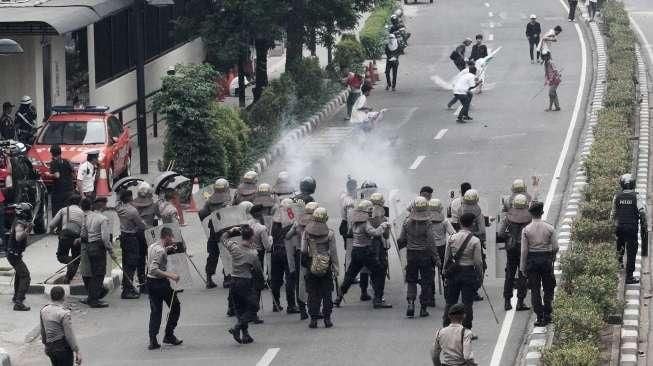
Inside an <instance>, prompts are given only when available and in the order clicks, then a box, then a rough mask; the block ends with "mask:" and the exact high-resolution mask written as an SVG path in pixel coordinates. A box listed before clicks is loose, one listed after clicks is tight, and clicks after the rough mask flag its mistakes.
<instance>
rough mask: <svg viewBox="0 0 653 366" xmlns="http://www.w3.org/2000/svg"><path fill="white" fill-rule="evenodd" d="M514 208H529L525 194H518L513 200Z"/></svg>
mask: <svg viewBox="0 0 653 366" xmlns="http://www.w3.org/2000/svg"><path fill="white" fill-rule="evenodd" d="M512 207H514V208H528V197H526V195H523V194H518V195H516V196H515V198H513V199H512Z"/></svg>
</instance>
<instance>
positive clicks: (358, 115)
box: [349, 82, 385, 132]
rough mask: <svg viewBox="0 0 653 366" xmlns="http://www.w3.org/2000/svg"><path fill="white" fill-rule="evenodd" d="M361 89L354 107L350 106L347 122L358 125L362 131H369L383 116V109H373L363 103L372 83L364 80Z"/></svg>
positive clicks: (365, 101)
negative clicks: (349, 117)
mask: <svg viewBox="0 0 653 366" xmlns="http://www.w3.org/2000/svg"><path fill="white" fill-rule="evenodd" d="M361 91H362V93H361V96H360V97H358V99H356V102H355V103H354V107H353V108H352V111H351V119H350V120H349V122H351V123H355V124H357V125H359V126H360V128H361V129H362V130H363V131H365V132H369V131H371V130H372V128H373V125H374V124H375V123H376V122H378V121H380V120H381V119H382V118H383V112H384V111H385V109H382V110H380V111H373V110H372V108H370V107H368V106H366V105H365V103H367V97H368V96H369V95H370V92H371V91H372V85H371V84H370V83H368V82H365V83H364V84H363V87H362V88H361Z"/></svg>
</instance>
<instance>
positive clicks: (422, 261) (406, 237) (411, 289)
mask: <svg viewBox="0 0 653 366" xmlns="http://www.w3.org/2000/svg"><path fill="white" fill-rule="evenodd" d="M397 243H398V244H399V248H400V249H401V248H407V252H406V256H407V264H406V282H407V283H408V288H407V291H406V300H407V301H408V308H407V309H406V316H407V317H410V318H412V317H413V316H415V299H416V298H417V283H418V280H419V279H420V278H421V287H422V291H421V294H420V297H419V300H420V311H419V316H420V317H425V316H428V315H429V312H428V311H427V306H428V304H429V303H430V302H431V301H432V299H431V296H432V294H433V291H432V290H431V288H432V287H433V278H434V274H433V271H434V270H435V267H436V266H439V264H440V258H439V257H438V256H437V252H436V249H435V236H434V235H433V231H432V228H431V213H430V212H429V209H428V201H427V200H426V198H424V197H421V196H420V197H417V198H415V200H414V201H413V207H412V209H411V211H410V215H409V216H408V220H406V222H405V223H404V224H403V226H402V228H401V233H400V234H399V239H398V240H397ZM433 301H435V300H433Z"/></svg>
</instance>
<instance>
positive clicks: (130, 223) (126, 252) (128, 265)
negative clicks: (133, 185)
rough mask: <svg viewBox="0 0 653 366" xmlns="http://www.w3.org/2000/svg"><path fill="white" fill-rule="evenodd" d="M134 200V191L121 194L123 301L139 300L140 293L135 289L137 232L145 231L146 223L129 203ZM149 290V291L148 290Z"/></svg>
mask: <svg viewBox="0 0 653 366" xmlns="http://www.w3.org/2000/svg"><path fill="white" fill-rule="evenodd" d="M132 200H133V193H132V191H130V190H128V189H125V190H123V191H121V192H120V202H119V203H118V204H117V205H116V213H117V214H118V219H120V249H121V250H122V267H123V276H122V294H121V295H120V297H121V298H122V299H138V298H139V296H140V295H139V293H138V292H136V289H135V288H134V284H133V280H134V274H135V273H136V269H137V267H138V263H139V260H140V258H139V246H140V243H139V242H138V237H137V232H138V231H142V230H145V223H144V222H143V219H141V217H140V216H139V215H138V210H136V208H135V207H134V206H132V205H130V204H129V203H130V202H131V201H132ZM148 290H149V289H148Z"/></svg>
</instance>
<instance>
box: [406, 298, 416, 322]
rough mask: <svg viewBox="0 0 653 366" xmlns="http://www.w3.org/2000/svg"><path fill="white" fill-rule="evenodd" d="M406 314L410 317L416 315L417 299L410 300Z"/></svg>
mask: <svg viewBox="0 0 653 366" xmlns="http://www.w3.org/2000/svg"><path fill="white" fill-rule="evenodd" d="M406 316H407V317H409V318H412V317H414V316H415V300H408V308H407V309H406Z"/></svg>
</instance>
